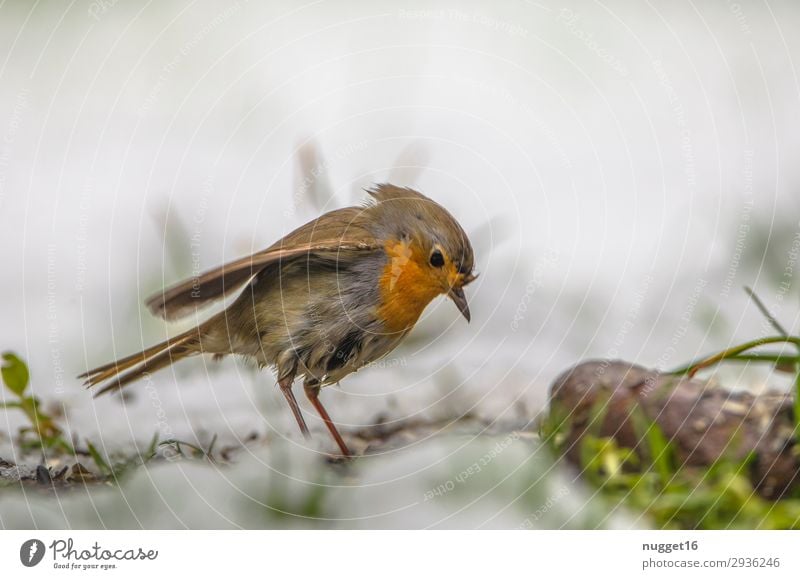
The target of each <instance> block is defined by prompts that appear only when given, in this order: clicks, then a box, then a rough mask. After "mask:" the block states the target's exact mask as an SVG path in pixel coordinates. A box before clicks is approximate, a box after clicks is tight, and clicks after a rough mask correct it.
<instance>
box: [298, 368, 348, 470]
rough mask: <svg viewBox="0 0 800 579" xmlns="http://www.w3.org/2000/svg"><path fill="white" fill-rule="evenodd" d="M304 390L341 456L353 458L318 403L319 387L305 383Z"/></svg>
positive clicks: (323, 408) (331, 421)
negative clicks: (337, 446)
mask: <svg viewBox="0 0 800 579" xmlns="http://www.w3.org/2000/svg"><path fill="white" fill-rule="evenodd" d="M303 388H304V390H305V391H306V397H307V398H308V400H309V401H310V402H311V404H313V405H314V408H315V409H316V410H317V414H319V415H320V418H322V420H323V421H324V422H325V426H327V427H328V432H330V433H331V436H332V437H333V439H334V440H335V441H336V444H338V445H339V450H341V451H342V455H343V456H353V454H352V453H351V452H350V449H349V448H347V445H346V444H345V443H344V440H343V439H342V436H341V435H340V434H339V431H338V430H336V425H335V424H334V423H333V420H331V417H330V416H329V415H328V412H327V410H325V407H324V406H323V405H322V402H320V401H319V391H320V387H319V385H317V384H314V383H308V382H306V383H305V385H304V386H303Z"/></svg>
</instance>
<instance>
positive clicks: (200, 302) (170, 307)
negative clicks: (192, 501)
mask: <svg viewBox="0 0 800 579" xmlns="http://www.w3.org/2000/svg"><path fill="white" fill-rule="evenodd" d="M365 210H367V209H365V208H364V207H346V208H344V209H337V210H335V211H331V212H329V213H326V214H325V215H322V216H321V217H319V218H317V219H315V220H313V221H310V222H309V223H306V224H305V225H303V226H301V227H299V228H298V229H295V230H294V231H293V232H291V233H289V234H288V235H287V236H286V237H284V238H283V239H281V240H279V241H278V242H277V243H275V244H273V245H272V246H270V247H268V248H267V249H265V250H263V251H259V252H257V253H254V254H252V255H249V256H247V257H243V258H240V259H237V260H235V261H231V262H229V263H226V264H225V265H222V266H220V267H217V268H215V269H212V270H210V271H207V272H205V273H203V274H201V275H199V276H197V277H195V278H191V279H188V280H185V281H182V282H180V283H178V284H175V285H173V286H171V287H168V288H166V289H164V290H162V291H161V292H159V293H158V294H156V295H154V296H152V297H151V298H149V299H148V300H147V301H146V302H145V303H146V305H147V307H148V309H149V310H150V311H151V312H152V313H153V314H154V315H157V316H160V317H162V318H164V319H167V320H176V319H179V318H182V317H185V316H187V315H189V314H191V313H192V312H194V311H195V310H196V309H197V308H201V307H205V306H208V305H210V304H211V303H213V302H215V301H217V300H220V299H222V298H225V297H228V296H230V295H232V294H233V293H234V292H236V291H238V290H240V289H241V288H242V287H243V286H244V285H245V284H246V283H247V282H248V281H250V280H251V279H252V278H253V276H255V275H256V274H257V273H259V272H260V271H262V270H263V269H264V268H266V267H267V266H269V265H271V264H274V263H278V262H281V261H286V260H291V259H296V258H298V257H302V256H306V255H309V254H312V253H328V252H339V251H342V250H347V251H350V250H373V249H376V248H377V247H378V242H377V240H376V239H375V237H374V234H373V233H372V232H371V231H370V229H369V228H368V227H367V223H366V220H365V218H364V212H365Z"/></svg>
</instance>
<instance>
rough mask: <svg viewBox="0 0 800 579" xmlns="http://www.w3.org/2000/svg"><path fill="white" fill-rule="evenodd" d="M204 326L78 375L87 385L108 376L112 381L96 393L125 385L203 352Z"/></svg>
mask: <svg viewBox="0 0 800 579" xmlns="http://www.w3.org/2000/svg"><path fill="white" fill-rule="evenodd" d="M201 328H202V326H201V327H197V328H193V329H191V330H189V331H188V332H185V333H183V334H180V335H179V336H176V337H174V338H170V339H169V340H167V341H165V342H161V343H160V344H156V345H155V346H152V347H151V348H147V349H146V350H143V351H142V352H138V353H136V354H133V355H131V356H126V357H125V358H121V359H119V360H114V361H113V362H109V363H108V364H103V365H102V366H98V367H97V368H94V369H93V370H89V371H88V372H85V373H83V374H81V375H80V376H78V378H84V379H85V381H84V384H85V385H86V387H87V388H91V387H92V386H98V385H100V384H101V383H103V382H106V381H107V380H110V382H109V383H108V384H106V385H104V386H103V387H102V388H101V389H100V390H98V391H97V393H96V394H95V397H97V396H100V395H101V394H105V393H106V392H111V391H114V390H119V389H121V388H122V387H123V386H125V385H127V384H130V383H131V382H133V381H135V380H137V379H139V378H141V377H142V376H144V375H145V374H148V373H152V372H155V371H156V370H160V369H162V368H166V367H167V366H169V365H171V364H173V363H175V362H177V361H178V360H180V359H182V358H185V357H187V356H191V355H192V354H199V353H201V352H202V348H201V347H200V344H201V342H200V337H201V334H202V331H201Z"/></svg>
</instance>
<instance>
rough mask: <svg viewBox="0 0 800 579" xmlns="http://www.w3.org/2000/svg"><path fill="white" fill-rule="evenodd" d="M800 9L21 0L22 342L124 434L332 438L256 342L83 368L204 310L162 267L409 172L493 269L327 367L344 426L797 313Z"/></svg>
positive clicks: (5, 79) (55, 398)
mask: <svg viewBox="0 0 800 579" xmlns="http://www.w3.org/2000/svg"><path fill="white" fill-rule="evenodd" d="M798 16H800V5H797V3H794V2H790V1H786V2H769V3H768V4H763V3H757V2H748V1H743V2H726V1H723V0H720V1H719V2H714V3H693V2H682V1H679V2H672V3H669V4H658V5H655V4H651V3H641V2H633V1H627V2H626V1H615V2H608V3H597V2H566V3H556V2H549V1H547V0H545V1H542V2H528V1H514V2H503V3H500V2H496V3H489V2H455V1H451V2H421V1H418V2H408V3H403V7H402V8H401V7H399V5H398V3H395V2H386V1H376V2H370V3H356V2H333V1H327V2H325V1H317V2H309V3H305V4H303V3H298V2H270V3H269V4H264V3H259V2H241V1H240V2H210V1H200V2H192V3H190V2H157V3H156V2H152V3H138V2H131V1H127V0H119V1H115V0H97V1H95V2H85V1H84V2H80V1H78V2H72V3H60V2H54V1H49V2H38V3H35V4H32V3H29V2H22V1H18V2H13V1H11V2H9V1H7V2H5V3H3V4H2V5H0V231H2V240H3V242H2V244H0V263H2V266H3V272H2V280H3V282H2V285H1V286H0V298H1V299H2V304H3V305H2V324H0V349H2V350H14V351H16V352H17V353H19V354H20V355H21V356H22V357H23V358H25V359H27V360H28V362H29V363H30V366H31V371H32V382H33V387H34V389H35V392H36V393H37V394H38V395H39V396H40V397H41V398H42V399H43V400H44V401H45V402H49V403H51V404H52V403H55V402H58V403H61V402H63V403H64V404H65V408H66V422H67V424H68V425H69V429H70V430H71V431H72V432H74V433H77V434H79V435H80V436H98V435H99V436H101V437H102V440H103V442H104V444H105V445H107V446H109V447H114V446H116V445H125V444H128V443H130V442H132V441H134V440H137V441H142V440H145V441H146V440H149V438H150V437H151V436H152V435H153V433H154V432H156V431H160V432H161V434H165V433H166V431H167V430H168V431H169V432H170V433H172V434H173V435H175V436H179V437H186V438H191V437H196V436H200V435H201V434H203V433H217V434H219V436H220V437H221V439H227V440H231V439H235V438H239V437H244V436H246V435H247V434H249V433H250V432H251V431H257V432H260V433H264V432H266V431H268V430H271V429H275V430H276V431H277V432H278V433H279V434H281V435H286V436H288V437H290V438H291V439H292V440H293V441H294V443H296V444H298V445H302V444H304V443H303V442H302V440H301V438H300V436H299V434H298V433H296V432H295V425H294V423H293V419H292V418H291V415H290V414H289V413H288V412H286V409H285V408H284V402H283V400H282V397H281V396H280V394H279V393H278V392H277V391H276V389H275V387H274V381H273V377H272V376H271V375H270V374H269V373H268V372H262V373H256V372H255V371H253V370H252V369H250V368H248V367H247V366H246V365H243V364H239V363H236V362H235V361H225V362H222V363H220V364H216V365H215V364H212V363H211V362H210V361H208V360H205V361H204V360H200V359H195V360H192V361H189V362H185V363H181V364H180V365H178V366H177V367H175V368H174V369H172V370H167V371H164V372H161V373H159V374H156V375H154V376H153V382H152V386H151V387H149V388H147V387H146V385H145V384H144V383H142V384H140V385H139V386H135V387H132V388H131V390H130V391H131V393H132V394H133V395H135V396H133V397H132V398H131V399H130V400H129V401H128V403H127V404H125V405H122V404H120V399H119V398H111V397H109V398H104V399H98V400H93V399H92V398H91V396H90V394H89V393H87V392H86V391H85V390H83V389H82V388H81V386H80V381H78V380H77V379H75V378H74V376H75V375H77V374H78V373H80V372H82V371H85V370H86V369H87V368H90V367H93V366H96V365H98V364H100V363H104V362H106V361H108V360H110V359H111V358H113V357H115V356H122V355H126V354H129V353H132V352H134V351H137V350H139V349H141V348H142V347H144V346H147V345H150V344H152V343H153V342H155V341H157V340H161V339H163V338H164V337H165V336H166V335H167V333H168V332H177V331H179V330H182V329H185V328H186V325H181V324H178V325H177V326H168V325H167V324H165V323H164V322H163V321H161V320H157V319H154V318H152V317H151V316H150V315H149V314H148V313H147V312H146V310H145V309H144V308H143V306H142V302H143V300H144V299H145V298H146V297H147V296H149V295H150V294H151V293H153V292H155V291H157V290H158V289H160V288H161V287H163V286H164V285H168V284H170V283H173V282H175V281H178V280H179V279H182V278H185V277H188V276H190V275H191V274H192V272H193V270H194V269H196V268H198V267H199V268H200V269H206V268H209V267H213V266H215V265H218V264H220V263H221V262H222V261H223V260H226V259H230V258H233V257H237V256H241V255H244V254H247V253H249V252H251V251H253V250H255V249H260V248H263V247H265V246H267V245H269V244H271V243H272V242H273V241H274V240H276V239H277V238H278V237H279V236H281V235H282V234H284V233H286V232H288V231H290V230H291V229H293V228H294V227H296V226H298V225H300V224H302V223H304V222H305V221H307V220H309V219H311V218H312V217H314V216H316V215H317V214H318V213H319V212H321V211H324V210H328V209H332V208H334V207H338V206H342V205H345V204H352V203H358V202H360V201H361V200H363V199H364V193H363V191H362V189H363V188H364V187H368V186H369V185H371V184H373V183H376V182H383V181H391V182H394V183H396V184H398V185H407V186H412V187H414V188H418V189H419V190H421V191H423V192H424V193H426V194H427V195H429V196H431V197H433V198H434V199H436V200H437V201H439V202H441V203H442V204H443V205H445V206H446V207H447V208H449V209H450V210H451V212H452V213H454V214H455V215H456V216H457V218H458V219H459V220H460V221H461V223H462V224H463V225H464V227H465V229H466V230H467V231H468V233H469V234H470V235H471V236H472V238H473V241H474V244H475V246H476V252H477V260H478V269H479V271H480V272H481V276H480V278H479V280H478V281H477V282H476V283H475V284H474V285H473V286H470V288H469V290H470V291H469V292H468V295H469V297H470V300H471V307H472V312H473V321H472V324H470V325H467V324H466V323H465V322H464V321H463V320H462V319H460V318H459V316H458V313H457V311H456V309H455V308H454V307H452V304H450V303H448V302H444V301H442V302H437V303H436V304H435V306H434V307H432V308H431V309H430V310H428V312H427V314H426V316H425V319H424V320H423V323H422V324H421V325H420V326H419V327H418V328H417V330H415V332H414V334H413V336H414V337H413V339H412V340H411V341H410V342H409V343H408V344H407V345H405V346H404V347H403V348H402V349H399V350H397V351H396V352H395V353H393V354H392V355H391V356H390V357H389V359H388V360H386V361H385V364H379V365H378V366H377V367H375V368H369V369H366V370H364V371H362V372H360V373H358V374H357V375H354V376H352V377H350V378H348V379H347V380H346V381H345V382H344V383H343V384H342V387H341V390H339V391H336V389H331V390H329V391H326V392H325V393H324V394H323V397H324V399H325V402H326V404H327V405H328V408H329V410H330V412H331V414H332V415H333V416H334V417H335V418H337V419H338V420H339V422H340V423H341V424H342V428H343V430H348V429H353V428H357V427H359V426H362V425H369V424H372V423H373V422H374V421H375V419H376V417H377V416H379V415H381V414H383V415H384V416H386V417H387V418H388V420H390V421H395V420H403V419H408V418H414V417H427V418H430V417H451V416H458V415H460V414H463V413H466V412H472V413H475V414H477V415H479V416H481V417H484V418H488V419H497V420H498V421H500V422H504V423H505V422H513V423H516V424H525V423H526V422H527V421H528V420H530V419H532V418H533V416H534V415H535V413H536V412H537V411H538V410H539V409H540V408H541V407H542V405H543V404H544V403H545V400H546V392H547V386H548V385H549V383H550V381H551V380H552V379H553V378H554V377H555V376H556V375H557V374H558V373H559V372H561V371H562V370H564V369H565V368H566V367H568V366H570V365H571V364H573V363H575V362H576V361H578V360H579V359H582V358H586V357H621V358H625V359H629V360H633V361H636V362H639V363H641V364H644V365H648V366H656V367H659V368H670V367H674V366H677V365H679V364H681V363H682V362H684V361H687V360H688V359H691V358H694V357H696V356H697V355H699V354H700V353H704V352H707V351H710V350H712V349H717V348H720V347H724V346H725V345H727V344H729V343H731V342H734V341H742V340H744V339H747V338H751V337H756V336H757V335H759V334H760V333H761V332H763V331H765V330H764V327H763V321H762V318H761V317H760V316H759V314H758V313H757V312H756V311H755V309H754V308H752V307H751V306H749V305H748V301H747V298H746V296H745V295H744V293H743V292H742V291H741V287H742V286H743V285H751V286H753V287H755V288H756V290H757V291H758V292H759V293H760V294H761V296H762V297H763V299H764V301H765V302H766V303H767V304H768V305H769V306H770V307H772V308H773V310H774V311H775V313H776V314H777V316H778V317H779V318H780V319H781V320H782V321H783V322H784V324H785V325H787V326H790V327H793V328H794V329H797V328H798V326H799V325H798V323H797V322H798V320H797V316H798V308H797V305H798V299H797V297H798V287H797V283H795V281H794V279H793V273H794V270H795V269H796V259H797V253H798V248H799V247H800V223H799V221H800V211H798V209H800V198H798V191H800V188H799V187H798V185H800V183H799V181H800V163H798V162H797V152H798V150H800V115H799V114H798V112H799V111H800V107H799V106H798V105H799V104H800V81H799V80H798V74H797V68H796V60H797V59H798V57H800V38H798V36H797V34H795V33H794V32H795V31H796V29H797V23H798ZM381 366H383V367H381ZM755 382H758V380H755ZM757 385H758V384H756V386H757ZM18 418H19V417H17V416H15V415H13V413H10V412H8V413H3V414H2V419H1V420H0V422H2V423H4V426H7V427H8V430H9V431H11V430H12V429H13V428H14V427H15V425H16V424H18V421H17V419H18ZM311 420H312V422H314V423H315V425H314V428H315V429H316V430H318V431H321V425H320V424H319V422H318V421H317V420H315V419H313V418H312V419H311ZM317 438H318V439H319V440H317V441H315V442H314V443H312V444H314V445H318V446H320V447H322V446H325V447H327V445H328V443H329V441H328V440H327V439H326V437H325V436H324V433H323V432H320V435H319V436H318V437H317Z"/></svg>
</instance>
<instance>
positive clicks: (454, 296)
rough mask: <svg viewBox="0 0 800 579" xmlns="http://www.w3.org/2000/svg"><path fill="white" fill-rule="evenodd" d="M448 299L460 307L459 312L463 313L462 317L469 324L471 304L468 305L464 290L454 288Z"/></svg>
mask: <svg viewBox="0 0 800 579" xmlns="http://www.w3.org/2000/svg"><path fill="white" fill-rule="evenodd" d="M447 297H449V298H450V299H451V300H453V303H454V304H456V306H457V307H458V311H459V312H461V315H462V316H464V317H465V318H466V319H467V322H469V320H470V314H469V304H468V303H467V296H465V295H464V289H463V288H460V287H459V288H455V287H454V288H452V289H451V290H450V292H448V294H447Z"/></svg>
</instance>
